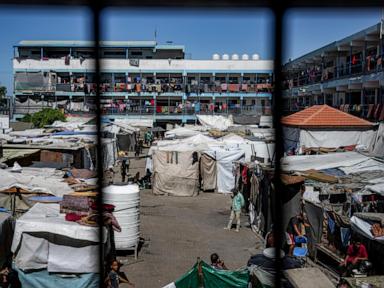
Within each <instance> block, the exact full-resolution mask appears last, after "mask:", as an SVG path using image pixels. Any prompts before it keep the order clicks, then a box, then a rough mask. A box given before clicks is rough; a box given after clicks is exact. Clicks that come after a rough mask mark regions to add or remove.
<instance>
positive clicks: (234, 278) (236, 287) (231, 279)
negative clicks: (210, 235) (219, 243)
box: [163, 261, 249, 288]
mask: <svg viewBox="0 0 384 288" xmlns="http://www.w3.org/2000/svg"><path fill="white" fill-rule="evenodd" d="M200 264H201V271H202V282H203V283H204V287H205V288H217V287H220V288H248V280H249V272H248V270H247V269H239V270H232V271H231V270H219V269H215V268H213V267H211V266H210V265H208V264H207V263H205V262H203V261H202V262H201V263H200ZM199 287H202V286H201V285H200V280H199V264H197V263H196V264H195V265H194V266H193V268H192V269H191V270H189V271H188V272H187V273H185V274H184V275H183V276H181V277H180V278H179V279H178V280H176V281H175V282H173V283H170V284H168V285H166V286H164V287H163V288H199Z"/></svg>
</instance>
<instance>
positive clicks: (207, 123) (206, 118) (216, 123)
mask: <svg viewBox="0 0 384 288" xmlns="http://www.w3.org/2000/svg"><path fill="white" fill-rule="evenodd" d="M196 117H197V119H198V120H199V122H200V124H201V125H203V126H204V127H206V128H209V129H217V130H220V131H224V130H227V129H228V127H230V126H232V125H233V119H232V117H228V118H226V117H224V116H217V115H214V116H212V115H196Z"/></svg>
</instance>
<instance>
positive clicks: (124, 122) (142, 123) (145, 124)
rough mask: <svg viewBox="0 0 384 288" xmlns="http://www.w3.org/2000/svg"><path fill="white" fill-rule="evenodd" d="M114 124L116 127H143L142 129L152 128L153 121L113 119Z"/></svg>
mask: <svg viewBox="0 0 384 288" xmlns="http://www.w3.org/2000/svg"><path fill="white" fill-rule="evenodd" d="M114 123H115V124H116V125H123V126H124V125H130V126H133V127H143V128H152V127H153V120H152V118H151V119H144V118H143V119H140V118H137V119H134V118H130V119H127V118H118V119H115V121H114Z"/></svg>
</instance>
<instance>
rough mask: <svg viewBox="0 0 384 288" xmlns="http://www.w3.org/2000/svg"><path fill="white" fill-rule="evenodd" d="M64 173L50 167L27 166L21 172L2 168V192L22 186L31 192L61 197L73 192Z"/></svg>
mask: <svg viewBox="0 0 384 288" xmlns="http://www.w3.org/2000/svg"><path fill="white" fill-rule="evenodd" d="M63 175H64V173H63V172H62V171H56V170H55V169H50V168H26V167H24V168H23V170H22V171H21V172H19V173H15V172H10V169H7V170H0V179H1V181H0V192H7V191H8V190H10V189H12V188H20V189H23V190H25V191H29V192H31V193H47V194H52V195H54V196H58V197H61V196H63V195H64V194H68V193H71V192H73V190H72V188H71V187H69V185H68V183H66V182H64V181H63V180H64V179H63Z"/></svg>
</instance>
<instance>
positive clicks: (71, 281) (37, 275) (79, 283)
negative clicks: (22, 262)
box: [14, 267, 100, 288]
mask: <svg viewBox="0 0 384 288" xmlns="http://www.w3.org/2000/svg"><path fill="white" fill-rule="evenodd" d="M14 269H15V270H16V271H17V273H18V276H19V280H20V282H21V286H22V287H39V288H51V287H54V288H67V287H76V288H98V287H99V286H100V285H99V284H100V279H99V277H100V275H99V274H97V273H84V274H77V275H76V276H75V277H61V276H59V274H55V273H48V271H47V270H41V271H36V272H31V273H24V272H23V271H21V270H20V269H18V268H17V267H14Z"/></svg>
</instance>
